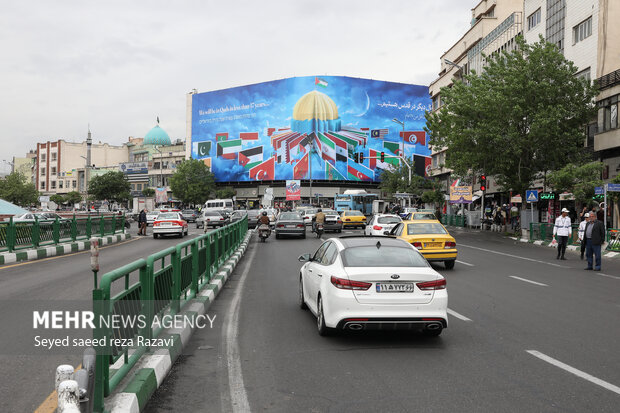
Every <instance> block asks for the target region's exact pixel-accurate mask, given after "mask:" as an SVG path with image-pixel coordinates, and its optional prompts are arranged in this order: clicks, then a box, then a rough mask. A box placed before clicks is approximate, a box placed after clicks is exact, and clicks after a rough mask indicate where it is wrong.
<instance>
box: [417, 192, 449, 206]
mask: <svg viewBox="0 0 620 413" xmlns="http://www.w3.org/2000/svg"><path fill="white" fill-rule="evenodd" d="M422 202H424V203H425V204H435V205H436V206H438V205H441V204H443V203H444V202H446V201H445V196H444V193H443V192H442V191H441V190H440V189H439V188H437V189H433V190H429V191H425V192H423V193H422Z"/></svg>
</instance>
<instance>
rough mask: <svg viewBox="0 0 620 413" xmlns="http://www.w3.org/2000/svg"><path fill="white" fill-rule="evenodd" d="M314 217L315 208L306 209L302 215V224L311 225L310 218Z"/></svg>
mask: <svg viewBox="0 0 620 413" xmlns="http://www.w3.org/2000/svg"><path fill="white" fill-rule="evenodd" d="M315 215H316V209H315V208H308V209H306V210H305V211H304V215H303V217H302V218H303V219H304V224H306V225H312V218H314V216H315Z"/></svg>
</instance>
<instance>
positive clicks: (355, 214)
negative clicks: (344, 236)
mask: <svg viewBox="0 0 620 413" xmlns="http://www.w3.org/2000/svg"><path fill="white" fill-rule="evenodd" d="M340 219H342V223H343V225H344V226H345V227H346V228H355V227H358V228H362V229H364V228H366V215H364V214H362V213H361V212H360V211H342V213H341V214H340Z"/></svg>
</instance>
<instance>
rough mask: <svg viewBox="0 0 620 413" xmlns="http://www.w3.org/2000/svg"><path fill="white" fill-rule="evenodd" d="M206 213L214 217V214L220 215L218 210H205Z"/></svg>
mask: <svg viewBox="0 0 620 413" xmlns="http://www.w3.org/2000/svg"><path fill="white" fill-rule="evenodd" d="M205 215H208V216H210V217H214V216H220V213H219V212H217V211H205Z"/></svg>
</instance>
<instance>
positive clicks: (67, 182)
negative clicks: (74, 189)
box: [65, 181, 71, 189]
mask: <svg viewBox="0 0 620 413" xmlns="http://www.w3.org/2000/svg"><path fill="white" fill-rule="evenodd" d="M65 188H67V189H69V188H71V181H66V182H65Z"/></svg>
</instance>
